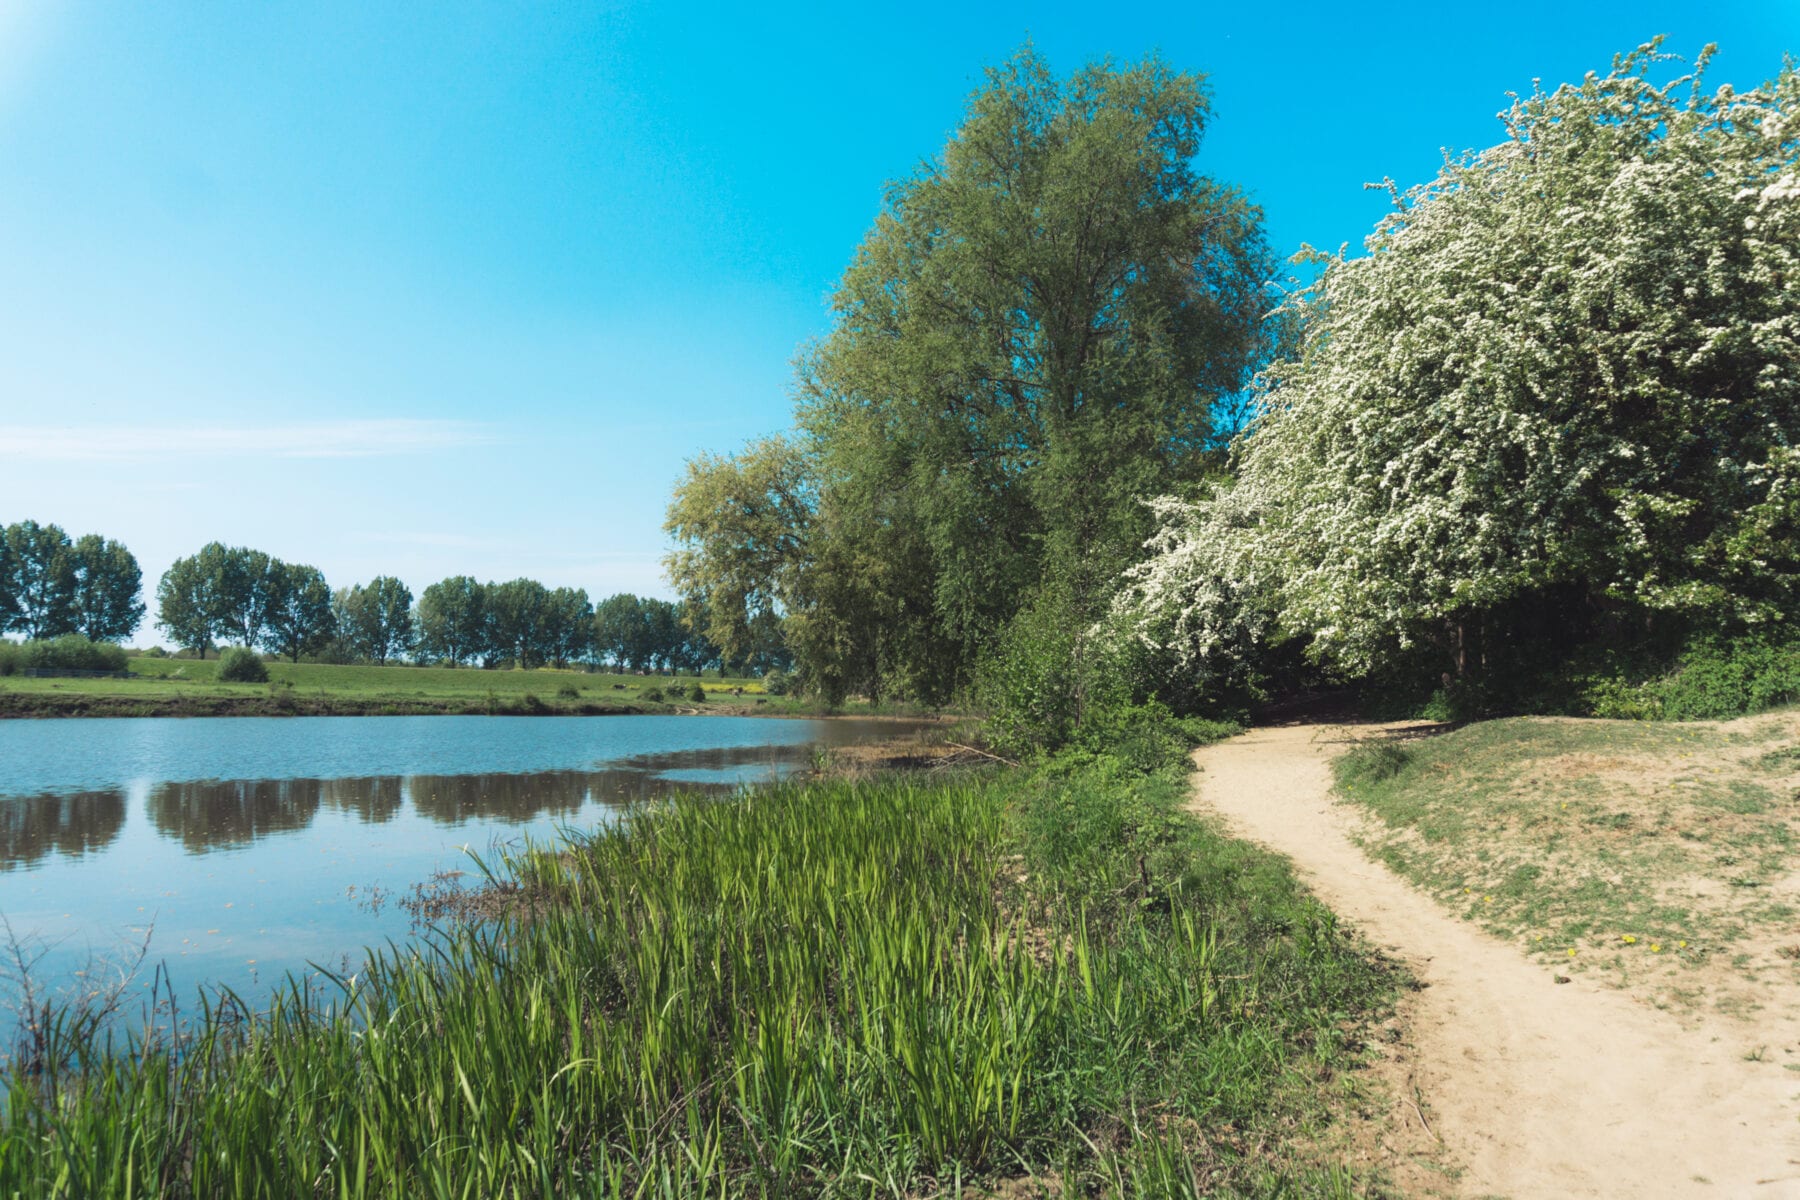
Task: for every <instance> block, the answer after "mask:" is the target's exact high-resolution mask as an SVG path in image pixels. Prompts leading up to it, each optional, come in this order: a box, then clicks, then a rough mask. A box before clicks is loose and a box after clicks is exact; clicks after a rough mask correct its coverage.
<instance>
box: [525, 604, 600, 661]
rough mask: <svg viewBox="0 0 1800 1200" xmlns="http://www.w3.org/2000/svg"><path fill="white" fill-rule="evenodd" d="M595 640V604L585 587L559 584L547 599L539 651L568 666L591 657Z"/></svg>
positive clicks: (549, 658) (548, 658)
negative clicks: (570, 586) (590, 599)
mask: <svg viewBox="0 0 1800 1200" xmlns="http://www.w3.org/2000/svg"><path fill="white" fill-rule="evenodd" d="M593 644H594V606H593V605H592V604H590V603H589V602H588V594H587V592H586V591H585V590H583V589H581V588H568V587H559V588H556V589H554V590H553V591H551V592H550V594H549V596H548V597H546V599H545V604H544V619H543V624H542V626H541V629H540V639H539V649H538V653H539V655H540V656H541V657H542V658H543V659H544V660H546V661H548V662H549V663H551V664H552V665H553V666H557V667H566V666H568V665H569V664H570V663H572V662H579V661H580V660H582V659H584V658H586V657H588V655H589V654H590V653H591V652H592V649H593Z"/></svg>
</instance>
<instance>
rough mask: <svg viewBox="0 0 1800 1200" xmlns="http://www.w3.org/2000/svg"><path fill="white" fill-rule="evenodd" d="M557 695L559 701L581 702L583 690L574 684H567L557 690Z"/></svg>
mask: <svg viewBox="0 0 1800 1200" xmlns="http://www.w3.org/2000/svg"><path fill="white" fill-rule="evenodd" d="M556 695H557V698H558V699H559V700H579V699H581V689H580V688H578V687H576V686H575V685H574V684H572V683H565V684H563V685H562V686H561V687H559V688H557V689H556Z"/></svg>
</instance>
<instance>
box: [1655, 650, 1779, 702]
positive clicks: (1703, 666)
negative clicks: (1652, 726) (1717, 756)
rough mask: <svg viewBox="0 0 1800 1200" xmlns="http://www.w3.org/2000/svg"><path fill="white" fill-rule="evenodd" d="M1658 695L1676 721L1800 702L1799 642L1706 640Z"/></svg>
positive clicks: (1662, 683)
mask: <svg viewBox="0 0 1800 1200" xmlns="http://www.w3.org/2000/svg"><path fill="white" fill-rule="evenodd" d="M1654 691H1655V692H1656V693H1657V695H1658V697H1659V698H1660V699H1661V701H1662V715H1663V716H1665V717H1672V718H1674V719H1675V720H1691V719H1695V718H1703V717H1735V716H1738V715H1741V714H1743V713H1751V712H1760V711H1762V710H1763V709H1767V708H1774V707H1775V706H1777V705H1780V704H1792V703H1794V702H1795V701H1797V700H1800V641H1796V640H1792V639H1788V640H1778V639H1775V638H1771V637H1768V636H1765V635H1757V636H1753V637H1745V638H1737V639H1734V640H1729V641H1727V640H1725V639H1722V638H1708V639H1705V640H1702V641H1699V642H1696V643H1695V644H1693V645H1691V646H1690V647H1689V648H1688V651H1687V653H1685V654H1683V655H1682V658H1681V663H1680V665H1679V666H1678V667H1677V669H1676V670H1675V672H1674V673H1673V674H1671V675H1669V676H1668V677H1666V678H1665V679H1662V680H1660V681H1658V683H1657V684H1656V685H1655V687H1654Z"/></svg>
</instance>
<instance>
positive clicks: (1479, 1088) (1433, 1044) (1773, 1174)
mask: <svg viewBox="0 0 1800 1200" xmlns="http://www.w3.org/2000/svg"><path fill="white" fill-rule="evenodd" d="M1386 728H1390V729H1391V728H1393V727H1386ZM1383 731H1384V729H1383V727H1378V726H1361V727H1356V726H1332V725H1288V726H1278V727H1273V728H1265V729H1257V730H1254V731H1252V732H1250V733H1248V734H1245V735H1244V736H1242V737H1238V738H1233V739H1232V740H1230V741H1228V742H1222V743H1220V744H1218V745H1214V746H1209V747H1206V748H1204V749H1202V750H1200V751H1198V752H1197V753H1196V756H1195V758H1196V761H1197V762H1198V764H1199V766H1200V768H1201V774H1200V775H1199V776H1198V777H1197V782H1196V785H1195V788H1196V795H1195V801H1194V803H1195V806H1196V808H1198V809H1200V810H1203V811H1211V812H1214V813H1217V814H1219V815H1220V816H1222V817H1223V818H1224V819H1225V821H1226V823H1227V825H1228V826H1229V827H1231V828H1232V830H1233V831H1234V832H1235V833H1237V834H1239V835H1240V836H1243V837H1247V838H1249V839H1251V840H1253V841H1256V842H1259V843H1261V844H1263V845H1265V846H1268V847H1270V848H1272V849H1274V850H1277V851H1279V852H1281V853H1283V854H1285V855H1287V856H1289V857H1290V858H1291V859H1293V861H1294V863H1295V865H1296V866H1297V867H1298V868H1299V871H1300V873H1301V875H1302V876H1303V877H1304V878H1305V879H1306V880H1307V882H1308V883H1309V884H1310V885H1311V886H1312V888H1313V889H1314V890H1315V892H1316V893H1317V894H1318V895H1319V897H1320V899H1322V900H1323V901H1324V902H1325V903H1327V904H1328V905H1330V906H1331V907H1332V909H1334V910H1335V911H1336V912H1337V913H1338V914H1339V915H1340V916H1342V917H1343V918H1344V919H1345V920H1347V921H1349V922H1351V923H1352V924H1354V925H1356V926H1357V927H1359V928H1360V929H1361V930H1362V931H1363V933H1364V934H1365V935H1366V936H1367V937H1368V938H1369V939H1370V940H1371V941H1372V942H1373V943H1374V944H1376V945H1378V946H1381V947H1383V948H1384V949H1387V950H1388V951H1389V952H1390V953H1392V954H1394V955H1395V956H1397V957H1399V958H1401V959H1402V960H1404V961H1405V962H1406V963H1407V964H1408V965H1409V966H1410V967H1411V969H1412V971H1413V973H1414V975H1415V976H1416V977H1417V979H1418V980H1419V981H1420V983H1421V984H1423V990H1421V991H1420V992H1419V993H1418V994H1417V995H1416V996H1415V997H1414V998H1413V999H1412V1001H1411V1002H1410V1003H1409V1004H1408V1005H1407V1011H1408V1014H1409V1018H1410V1028H1409V1029H1408V1030H1407V1041H1408V1043H1410V1046H1411V1048H1412V1052H1413V1055H1414V1059H1413V1062H1412V1063H1411V1064H1410V1066H1411V1081H1412V1082H1413V1083H1414V1084H1416V1085H1417V1088H1418V1095H1419V1097H1420V1098H1421V1099H1422V1104H1420V1106H1419V1109H1418V1110H1417V1111H1416V1112H1415V1111H1414V1110H1413V1109H1412V1107H1411V1105H1410V1103H1409V1101H1410V1099H1411V1098H1410V1097H1400V1098H1399V1099H1400V1100H1401V1103H1400V1106H1399V1110H1398V1112H1397V1114H1396V1117H1395V1120H1396V1121H1403V1120H1407V1119H1412V1120H1418V1119H1420V1118H1422V1119H1423V1120H1425V1121H1427V1122H1429V1126H1430V1131H1431V1134H1432V1135H1433V1136H1434V1137H1436V1138H1441V1139H1442V1141H1443V1143H1444V1145H1445V1148H1446V1150H1447V1152H1448V1156H1449V1158H1450V1159H1451V1160H1452V1162H1453V1163H1455V1164H1457V1165H1459V1166H1460V1167H1461V1174H1460V1176H1459V1178H1458V1179H1457V1182H1456V1183H1455V1185H1454V1187H1455V1188H1456V1189H1457V1190H1459V1191H1460V1193H1461V1194H1463V1195H1466V1196H1508V1197H1513V1198H1515V1200H1535V1198H1537V1197H1608V1198H1611V1197H1634V1198H1635V1197H1675V1196H1709V1197H1740V1196H1741V1197H1751V1198H1757V1197H1783V1198H1785V1197H1795V1198H1800V1074H1795V1073H1793V1072H1789V1071H1786V1070H1784V1069H1783V1067H1782V1065H1781V1062H1780V1061H1779V1060H1780V1058H1781V1056H1780V1055H1774V1056H1769V1057H1767V1058H1764V1059H1763V1060H1761V1061H1757V1060H1754V1059H1753V1058H1752V1057H1751V1056H1752V1055H1753V1054H1754V1052H1755V1050H1756V1048H1757V1047H1759V1046H1765V1045H1768V1044H1770V1042H1771V1035H1772V1034H1773V1035H1774V1036H1776V1037H1784V1036H1791V1035H1792V1034H1793V1032H1794V1031H1792V1030H1787V1029H1782V1030H1769V1029H1762V1028H1755V1027H1751V1026H1747V1025H1746V1024H1744V1023H1741V1022H1732V1021H1730V1020H1728V1019H1726V1018H1723V1017H1708V1018H1706V1019H1704V1020H1702V1021H1701V1022H1700V1023H1699V1024H1698V1025H1695V1024H1693V1023H1692V1022H1690V1023H1688V1025H1687V1026H1685V1027H1684V1025H1683V1024H1682V1023H1681V1022H1680V1021H1678V1020H1677V1019H1676V1018H1675V1017H1673V1016H1671V1015H1669V1014H1666V1013H1663V1012H1659V1011H1657V1010H1655V1009H1652V1008H1649V1007H1647V1006H1646V1005H1643V1004H1641V1003H1639V1002H1637V1001H1634V1000H1633V999H1631V998H1630V997H1628V996H1626V995H1624V994H1622V993H1619V992H1615V991H1609V990H1604V989H1603V988H1601V987H1599V986H1598V985H1597V984H1594V983H1589V982H1585V981H1583V980H1581V979H1579V978H1578V979H1576V980H1574V981H1573V982H1570V983H1566V984H1558V983H1557V982H1556V976H1555V972H1554V971H1553V970H1550V969H1546V968H1544V967H1542V966H1539V965H1537V964H1534V963H1532V962H1530V961H1528V960H1527V959H1526V958H1525V957H1524V956H1523V955H1522V954H1520V953H1519V952H1518V951H1517V950H1516V949H1515V948H1513V947H1512V946H1509V945H1507V944H1505V943H1503V942H1501V941H1499V940H1497V939H1495V938H1493V937H1491V936H1489V935H1488V934H1486V933H1484V932H1482V931H1481V930H1480V929H1478V928H1476V927H1475V926H1473V925H1470V924H1468V923H1466V922H1464V921H1462V920H1459V919H1458V918H1456V917H1455V916H1453V915H1451V914H1449V913H1448V912H1446V911H1444V910H1443V909H1442V908H1440V907H1439V906H1438V905H1437V904H1436V903H1435V902H1434V901H1433V900H1432V899H1431V898H1429V897H1428V896H1425V895H1423V894H1421V893H1420V892H1417V891H1415V890H1414V889H1413V888H1412V887H1411V885H1409V884H1408V883H1406V882H1405V881H1404V880H1402V879H1400V878H1399V877H1398V876H1396V875H1395V874H1393V873H1392V872H1391V871H1389V870H1388V869H1387V868H1386V867H1385V866H1383V865H1382V864H1380V863H1376V862H1374V861H1372V860H1370V859H1369V858H1368V857H1367V856H1366V855H1364V853H1363V852H1362V850H1361V849H1360V848H1358V847H1357V845H1356V844H1355V843H1354V841H1353V840H1352V831H1353V830H1354V829H1355V827H1356V822H1357V821H1358V820H1359V819H1360V817H1359V816H1358V814H1357V813H1356V812H1355V811H1354V810H1352V809H1350V808H1347V807H1345V806H1342V805H1339V804H1337V803H1335V802H1334V800H1333V797H1332V795H1331V773H1330V765H1329V764H1330V760H1331V758H1332V756H1333V755H1335V754H1336V753H1337V752H1339V751H1340V750H1342V749H1343V748H1345V747H1346V746H1347V745H1350V744H1352V743H1353V742H1354V741H1355V740H1356V739H1357V738H1359V737H1365V736H1372V735H1378V734H1380V733H1381V732H1383ZM1396 1175H1397V1177H1398V1178H1400V1179H1401V1180H1402V1182H1403V1183H1404V1182H1405V1181H1406V1180H1408V1179H1409V1178H1417V1172H1408V1171H1405V1170H1401V1171H1397V1172H1396Z"/></svg>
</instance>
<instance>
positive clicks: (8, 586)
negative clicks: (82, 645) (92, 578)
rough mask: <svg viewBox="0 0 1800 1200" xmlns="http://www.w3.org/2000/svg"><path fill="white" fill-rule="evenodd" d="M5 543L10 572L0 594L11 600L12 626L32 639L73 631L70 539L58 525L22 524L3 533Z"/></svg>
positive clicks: (5, 563) (0, 535)
mask: <svg viewBox="0 0 1800 1200" xmlns="http://www.w3.org/2000/svg"><path fill="white" fill-rule="evenodd" d="M0 539H4V541H5V543H6V553H5V555H4V557H3V558H0V565H3V566H4V567H5V569H6V572H7V580H6V582H5V584H4V585H0V593H4V594H6V595H8V596H10V598H11V602H12V611H11V614H10V617H9V618H8V620H7V628H8V629H10V630H12V631H13V632H15V633H21V634H24V635H25V636H26V637H27V638H33V639H35V638H51V637H57V636H59V635H61V634H65V633H72V632H74V630H75V618H76V583H77V579H76V570H75V548H74V546H73V544H71V543H70V541H69V535H68V534H66V533H64V532H63V531H62V528H61V527H60V526H57V525H39V524H38V523H37V522H36V521H19V522H17V523H15V524H12V525H8V526H7V527H6V528H5V530H3V531H0Z"/></svg>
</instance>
